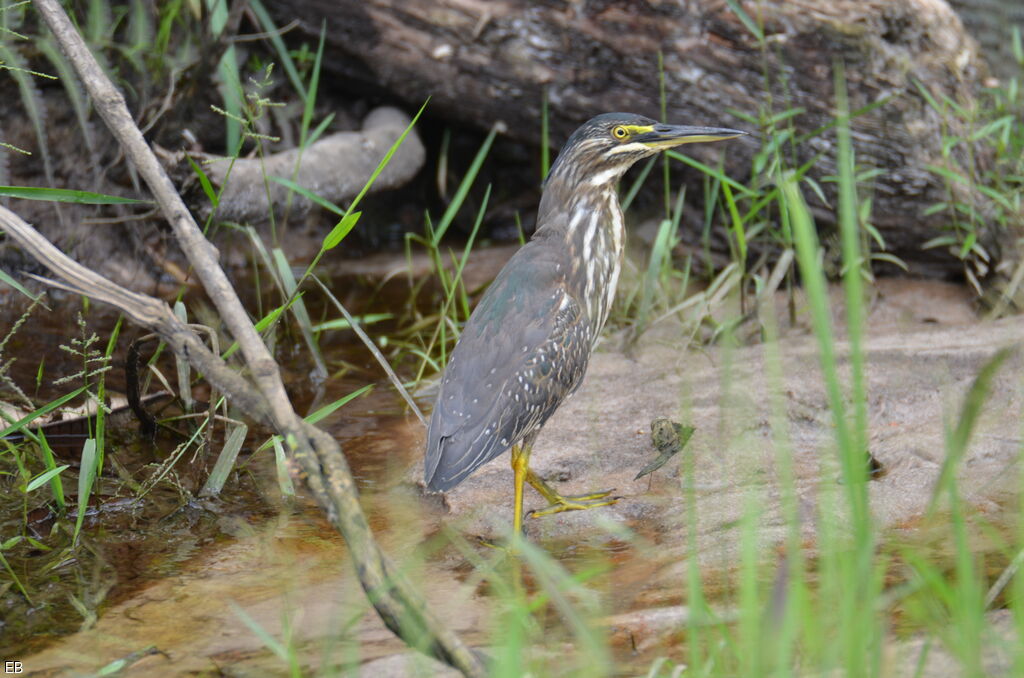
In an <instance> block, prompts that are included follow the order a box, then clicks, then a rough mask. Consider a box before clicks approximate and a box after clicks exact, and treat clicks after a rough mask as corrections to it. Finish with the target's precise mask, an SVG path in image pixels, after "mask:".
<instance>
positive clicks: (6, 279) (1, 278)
mask: <svg viewBox="0 0 1024 678" xmlns="http://www.w3.org/2000/svg"><path fill="white" fill-rule="evenodd" d="M0 283H4V284H6V285H9V286H10V287H13V288H14V289H16V290H18V291H19V292H21V293H22V294H24V295H25V296H26V297H28V298H29V299H32V300H33V301H35V300H36V299H37V298H38V297H36V296H35V295H33V294H32V293H31V292H29V291H28V290H27V289H25V287H24V286H23V285H22V284H21V283H20V282H18V281H17V280H15V279H14V278H12V277H11V276H9V275H7V274H6V273H4V272H3V270H2V269H0Z"/></svg>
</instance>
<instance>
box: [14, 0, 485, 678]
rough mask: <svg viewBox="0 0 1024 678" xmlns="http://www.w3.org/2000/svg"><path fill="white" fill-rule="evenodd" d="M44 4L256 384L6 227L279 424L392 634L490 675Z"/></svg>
mask: <svg viewBox="0 0 1024 678" xmlns="http://www.w3.org/2000/svg"><path fill="white" fill-rule="evenodd" d="M34 4H35V7H36V9H37V10H38V11H39V13H40V15H41V16H42V17H43V19H44V21H45V22H46V24H47V26H49V28H50V30H51V31H52V32H53V34H54V36H55V38H56V39H57V42H58V43H59V44H60V46H61V49H62V50H63V52H64V54H65V55H66V56H67V58H68V60H69V61H70V62H71V63H72V64H73V65H74V67H75V70H76V72H77V73H78V76H79V78H81V80H82V82H83V84H84V85H85V87H86V89H87V90H88V92H89V95H90V96H91V97H92V99H93V102H94V104H95V106H96V109H97V110H98V111H99V113H100V115H101V116H102V118H103V120H104V121H105V122H106V124H107V126H108V127H109V128H110V130H111V132H113V134H114V136H115V137H116V138H117V139H118V141H119V142H120V144H121V146H122V148H123V149H124V151H125V154H126V155H127V156H128V158H129V160H130V161H131V163H132V165H133V166H134V167H135V169H136V171H138V173H139V174H140V175H141V176H142V177H143V179H144V180H145V181H146V184H147V185H148V186H149V189H150V191H152V193H153V195H154V197H155V198H156V200H157V202H158V203H159V205H160V208H161V210H162V211H163V213H164V216H165V218H166V219H167V221H168V222H169V223H170V224H171V227H172V229H173V231H174V234H175V236H176V238H177V240H178V243H179V245H180V247H181V249H182V251H183V252H184V253H185V255H186V256H187V257H188V259H189V262H190V263H191V265H192V268H193V269H194V270H195V272H196V274H197V275H198V277H199V279H200V280H201V281H202V283H203V286H204V288H205V289H206V293H207V294H208V295H209V297H210V299H211V300H212V301H213V302H214V304H215V305H216V307H217V309H218V311H219V312H220V315H221V318H222V319H223V320H224V323H225V325H226V326H227V328H228V329H229V331H230V332H231V334H232V336H233V337H234V338H235V340H236V341H237V342H238V344H239V346H240V348H241V351H242V355H243V356H244V358H245V362H246V364H247V366H248V368H249V371H250V374H251V375H252V379H253V381H255V386H256V388H255V389H253V388H252V387H251V385H250V384H249V383H248V382H247V381H246V380H245V379H244V378H242V377H241V376H240V375H239V374H237V373H235V372H233V371H232V370H230V369H228V368H227V366H226V365H225V364H224V363H223V361H221V360H220V358H219V357H218V356H215V355H213V354H212V353H210V352H209V351H208V350H207V349H206V347H205V346H204V345H203V344H202V342H201V341H200V340H199V338H198V337H197V336H196V335H195V334H194V333H193V332H191V331H190V330H189V329H188V328H187V327H185V326H184V325H183V324H182V323H180V321H178V320H177V319H176V318H175V317H174V316H173V314H172V313H171V311H170V308H169V307H168V306H167V305H166V304H164V303H163V302H161V301H158V300H156V299H152V298H150V297H147V296H144V295H140V294H136V293H133V292H129V291H128V290H125V289H123V288H120V287H119V286H117V285H114V284H113V283H111V282H110V281H107V280H105V279H103V278H102V277H101V276H98V275H97V274H95V273H92V272H91V271H88V270H87V269H85V268H84V267H81V266H80V265H78V264H76V263H75V262H74V261H72V260H71V259H70V258H68V257H66V256H65V255H63V254H62V253H60V252H59V251H58V250H57V249H56V248H55V247H53V245H51V244H50V243H49V242H48V241H46V240H45V239H44V238H42V236H39V234H38V233H35V232H34V231H33V229H32V228H31V227H30V226H28V224H25V222H24V221H21V219H19V218H18V217H17V216H16V215H14V214H13V213H11V212H9V211H6V210H5V211H4V212H3V213H2V215H3V219H2V220H0V224H2V226H3V227H4V229H5V230H7V232H8V233H10V234H11V237H12V238H14V239H15V240H16V241H18V242H19V243H20V244H22V245H23V246H24V247H25V248H26V249H27V250H29V251H30V252H31V253H32V254H33V255H34V256H35V257H36V258H37V259H38V260H39V261H40V262H41V263H44V264H46V265H47V266H48V267H50V268H51V270H53V271H54V272H55V273H57V274H58V275H60V276H61V277H63V278H64V280H65V281H67V285H66V287H67V288H70V289H75V290H76V291H79V292H81V293H83V294H88V295H89V296H93V297H94V298H96V299H100V300H102V301H106V302H107V303H111V304H113V305H114V306H116V307H118V308H119V309H121V310H122V311H124V312H125V313H126V314H127V315H128V316H129V317H130V318H131V319H132V320H134V321H135V322H138V323H140V324H143V325H144V326H146V327H148V328H150V329H151V330H153V331H155V332H157V333H159V334H160V335H161V337H163V338H164V340H165V341H167V343H168V345H169V346H170V347H171V348H172V349H173V350H174V351H175V353H177V354H178V355H181V356H182V357H184V358H185V359H187V360H188V361H189V362H190V363H191V364H192V365H193V366H194V367H195V368H196V369H197V370H199V371H200V372H202V373H203V374H204V375H205V376H206V377H207V378H208V379H210V381H211V382H212V383H214V384H215V385H216V386H217V387H218V388H220V389H221V390H222V391H223V392H224V393H225V394H226V395H227V396H228V397H229V398H232V399H233V400H234V402H235V404H236V405H238V406H239V407H240V408H242V409H243V411H245V412H246V413H247V414H249V415H250V416H253V417H254V418H256V419H258V420H260V421H265V422H269V423H271V425H272V426H273V427H274V429H276V430H277V431H278V432H279V433H280V434H281V435H282V436H283V438H284V440H285V442H286V443H287V446H288V449H289V450H290V452H291V453H292V456H293V459H294V460H295V461H296V462H297V463H298V465H299V466H300V467H301V469H302V471H303V472H304V473H305V480H306V482H307V485H308V486H309V488H310V490H311V491H312V494H313V496H314V498H315V499H316V501H317V502H318V503H319V504H320V506H321V507H322V508H323V509H324V511H325V512H326V513H327V516H328V519H329V520H330V521H331V523H332V524H333V525H334V526H335V527H336V528H337V529H338V531H339V532H341V534H342V535H343V536H344V537H345V540H346V542H347V543H348V545H349V549H350V550H351V552H352V557H353V559H355V561H356V563H355V564H356V567H355V570H356V572H357V574H358V576H359V580H360V583H361V584H362V586H363V589H364V590H365V591H366V593H367V596H368V597H369V600H370V602H371V603H372V604H373V606H374V607H375V608H376V610H377V612H378V613H379V614H380V616H381V619H383V621H384V623H385V624H386V625H387V626H388V628H389V629H391V630H392V631H393V632H394V633H395V634H397V635H398V636H399V637H401V638H402V639H403V640H404V641H405V642H406V643H408V644H409V645H411V646H412V647H415V648H417V649H419V650H421V651H423V652H427V653H430V654H432V655H433V656H435V657H437V658H438V659H440V660H441V661H444V662H446V663H448V664H450V665H451V666H453V667H455V668H457V669H459V670H460V671H462V673H463V674H465V675H467V676H483V675H484V674H485V670H484V666H483V664H482V662H481V660H480V659H479V658H478V657H477V656H476V655H475V654H473V652H472V651H471V650H470V649H469V648H468V647H466V645H464V644H463V643H462V641H461V640H460V639H459V638H458V636H456V635H455V634H454V633H453V632H451V631H450V630H449V629H448V628H447V627H446V626H445V625H444V624H442V623H441V622H440V620H438V618H437V617H436V616H435V615H434V614H432V613H431V612H430V610H429V609H428V608H427V607H426V604H425V603H424V601H423V599H422V598H421V597H420V596H419V595H418V593H417V592H416V591H415V590H414V589H413V588H412V586H411V584H410V583H409V582H408V581H407V580H406V579H405V577H404V576H403V575H402V574H401V573H400V572H398V571H397V570H396V569H395V568H394V566H393V565H392V564H391V562H390V561H389V560H388V559H387V558H386V557H385V556H384V554H383V553H382V552H381V550H380V548H379V546H378V545H377V543H376V541H375V540H374V538H373V534H372V533H371V531H370V527H369V524H368V523H367V521H366V516H365V514H364V513H363V510H362V507H361V506H360V504H359V498H358V492H357V490H356V486H355V482H354V481H353V479H352V474H351V472H350V471H349V468H348V463H347V462H346V460H345V458H344V456H343V455H342V454H341V449H340V447H339V446H338V444H337V442H336V441H335V440H334V439H333V438H332V437H331V436H329V435H327V434H326V433H324V432H323V431H320V430H319V429H317V428H316V427H314V426H312V425H309V424H307V423H306V422H304V421H302V419H301V418H300V417H299V416H298V414H296V412H295V411H294V409H292V406H291V403H290V401H289V400H288V396H287V394H286V392H285V388H284V382H283V381H282V379H281V374H280V371H279V370H278V367H277V364H276V363H275V362H274V359H273V357H272V356H271V355H270V352H269V351H268V350H267V347H266V345H265V344H264V343H263V340H262V339H261V338H260V336H259V334H258V333H257V332H256V330H255V328H254V327H253V326H252V323H251V322H250V321H249V318H248V315H247V313H246V311H245V309H244V308H243V306H242V303H241V301H240V300H239V299H238V296H237V295H236V293H235V291H234V289H233V288H232V286H231V284H230V283H229V282H228V279H227V276H226V275H225V274H224V271H223V270H222V269H221V267H220V265H219V264H218V262H217V259H216V250H215V248H214V247H213V246H212V245H211V244H210V243H209V242H208V241H207V240H206V238H205V237H204V236H203V234H202V232H201V231H200V229H199V227H198V225H197V224H196V222H195V220H194V219H193V218H192V215H191V214H190V213H189V211H188V209H187V208H186V207H185V204H184V203H183V202H182V199H181V197H180V196H179V195H178V193H177V191H176V190H175V188H174V185H173V184H172V183H171V180H170V178H169V177H168V176H167V174H166V173H165V172H164V170H163V168H162V167H161V165H160V163H159V162H158V160H157V158H156V156H155V155H154V154H153V152H152V150H151V149H150V147H149V145H148V144H147V143H146V140H145V139H144V138H143V136H142V133H141V132H140V131H139V128H138V127H137V126H136V125H135V122H134V120H133V119H132V116H131V114H130V113H129V111H128V108H127V106H126V105H125V101H124V97H123V96H122V95H121V93H120V92H119V91H118V90H117V89H116V88H115V87H114V85H113V83H111V82H110V80H109V79H108V78H107V76H106V74H105V73H104V71H103V69H102V68H100V66H99V64H98V63H97V62H96V60H95V58H94V57H93V56H92V54H91V53H90V52H89V49H88V47H87V46H86V45H85V42H84V41H83V40H82V37H81V36H80V35H79V34H78V32H77V31H76V30H75V28H74V26H73V25H72V24H71V21H70V20H69V19H68V16H67V15H66V14H65V13H64V10H63V9H62V8H61V7H60V4H59V3H58V2H57V1H56V0H35V2H34ZM19 222H20V223H19ZM33 234H34V236H35V237H33Z"/></svg>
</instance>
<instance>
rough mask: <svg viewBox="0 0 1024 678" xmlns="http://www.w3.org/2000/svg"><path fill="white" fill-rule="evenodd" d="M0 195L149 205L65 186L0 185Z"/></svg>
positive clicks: (83, 203) (130, 199)
mask: <svg viewBox="0 0 1024 678" xmlns="http://www.w3.org/2000/svg"><path fill="white" fill-rule="evenodd" d="M0 196H6V197H8V198H21V199H23V200H44V201H47V202H71V203H77V204H80V205H149V204H151V202H150V201H149V200H136V199H135V198H122V197H121V196H118V195H105V194H103V193H93V192H92V191H76V190H71V189H66V188H40V187H37V186H0Z"/></svg>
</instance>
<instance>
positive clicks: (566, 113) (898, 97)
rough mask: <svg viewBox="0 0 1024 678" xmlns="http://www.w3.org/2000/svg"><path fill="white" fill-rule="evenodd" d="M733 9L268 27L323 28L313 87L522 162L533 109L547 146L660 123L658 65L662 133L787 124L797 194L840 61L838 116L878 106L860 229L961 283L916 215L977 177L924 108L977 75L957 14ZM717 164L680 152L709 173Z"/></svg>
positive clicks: (287, 10) (316, 17) (920, 269)
mask: <svg viewBox="0 0 1024 678" xmlns="http://www.w3.org/2000/svg"><path fill="white" fill-rule="evenodd" d="M739 4H740V5H741V6H742V7H743V8H744V9H745V11H746V14H747V17H740V16H739V15H737V14H736V13H735V12H734V11H733V10H732V9H731V8H730V7H729V6H728V5H727V4H726V2H724V0H693V1H691V2H676V1H674V0H673V1H657V0H649V1H646V2H639V1H634V0H630V1H627V0H618V1H615V0H611V1H607V2H586V3H580V2H543V3H535V2H531V1H529V0H500V1H493V2H491V1H485V0H303V1H302V2H299V1H298V0H278V1H277V2H274V3H273V5H272V12H273V13H274V14H275V15H276V17H277V20H278V21H280V23H281V24H284V23H286V22H289V21H292V20H293V19H297V20H298V21H299V26H300V28H299V29H298V31H299V32H300V33H305V36H304V37H306V38H307V39H313V38H314V37H317V38H318V37H319V35H320V30H321V22H322V21H323V20H324V19H326V22H327V28H326V32H325V38H326V52H325V59H324V71H325V77H328V78H333V79H336V80H337V81H339V82H349V83H351V82H356V83H365V84H372V85H373V86H374V87H381V86H383V87H385V88H387V89H388V90H390V91H391V92H392V93H394V94H395V95H397V96H398V97H399V98H401V99H403V100H405V101H407V102H408V103H409V104H410V105H418V104H420V103H422V102H423V101H424V100H425V99H426V98H427V97H428V96H429V97H431V104H430V110H431V112H432V113H433V114H434V115H437V114H441V115H444V116H446V117H450V118H452V119H455V120H460V121H463V122H467V123H471V124H473V125H475V126H476V127H478V128H479V129H481V130H483V129H487V128H489V127H490V126H491V125H492V124H493V123H494V122H495V121H496V120H501V121H503V122H504V123H505V125H506V126H507V129H508V133H509V134H510V135H512V136H513V137H515V138H517V139H520V140H522V141H524V142H528V143H534V144H536V143H538V142H539V140H540V121H541V106H542V100H543V98H544V96H545V94H544V93H545V92H546V96H547V99H548V102H549V104H550V110H551V117H550V121H551V123H550V124H551V137H552V141H553V142H554V143H555V144H560V143H561V142H562V141H564V140H565V138H566V137H567V136H568V134H569V133H570V132H571V131H572V130H573V129H574V128H575V127H576V126H577V125H578V124H580V123H581V122H582V121H584V120H586V119H587V118H589V117H590V116H591V115H593V114H594V113H597V112H601V111H612V110H631V111H635V112H638V113H643V114H647V115H650V116H652V117H660V115H658V112H659V109H660V103H659V57H658V55H659V52H660V53H661V54H662V55H663V71H664V75H665V90H666V98H667V104H668V115H667V118H668V119H669V120H670V121H674V122H680V123H691V124H714V125H725V126H731V127H744V128H750V127H751V125H750V124H749V123H747V122H744V121H743V120H742V119H741V118H740V117H738V116H737V115H736V114H735V113H733V111H736V112H741V113H744V114H749V115H757V113H758V111H759V110H763V111H767V112H769V113H773V114H778V113H782V112H784V111H788V110H792V111H796V114H795V115H793V116H792V117H791V118H789V121H787V122H785V123H783V127H786V126H788V125H790V124H791V125H792V128H793V132H794V133H795V134H794V138H796V139H800V138H801V137H803V136H805V135H807V136H809V138H807V139H806V140H805V141H803V142H802V143H797V144H794V145H792V146H791V147H789V146H787V147H786V149H785V153H784V155H785V157H786V160H787V162H789V163H790V165H791V166H799V165H802V164H803V163H806V162H813V163H814V168H813V169H812V170H811V172H810V176H811V177H812V178H814V179H816V180H817V181H819V182H821V180H822V179H823V178H825V177H828V176H829V175H834V174H835V173H836V169H835V168H836V160H835V143H834V134H833V133H832V132H831V131H829V130H826V131H825V132H820V133H818V134H813V133H814V131H815V130H819V129H820V128H822V127H823V126H828V125H829V124H830V123H831V122H832V121H833V119H834V110H833V102H834V93H833V78H832V72H833V65H834V63H835V62H836V61H837V60H842V61H843V62H844V63H845V65H846V73H847V86H848V88H849V95H850V107H851V110H854V111H856V110H858V109H860V108H863V107H865V106H868V105H870V104H873V103H878V102H884V103H881V105H879V106H878V107H876V108H874V109H872V110H869V111H868V112H866V113H863V114H862V115H859V116H857V117H856V118H855V119H854V120H853V122H852V129H853V137H854V143H855V147H856V153H857V163H858V166H860V167H863V168H878V169H880V170H882V172H881V173H880V174H879V175H877V176H875V177H874V178H873V179H872V180H871V183H870V184H866V185H862V186H861V190H862V192H863V194H864V195H870V196H871V198H872V200H873V205H874V209H873V213H872V217H871V219H872V223H873V224H874V225H875V226H876V227H877V228H878V230H879V231H880V233H881V234H882V236H883V237H884V239H885V241H886V244H887V247H888V251H889V252H891V253H894V254H896V255H897V256H898V257H901V258H902V259H903V260H904V261H906V262H907V263H908V264H909V266H910V268H911V272H912V273H914V274H917V275H927V276H933V277H947V276H951V275H958V274H960V273H961V270H962V266H963V262H962V261H961V260H959V259H958V258H957V257H956V256H955V255H953V254H951V253H950V251H949V250H947V249H937V248H933V249H923V248H922V244H923V243H925V242H926V241H928V240H930V239H932V238H934V237H935V236H937V235H939V234H941V233H943V232H944V229H946V228H948V226H949V215H948V214H947V213H945V212H935V213H933V212H930V211H929V208H932V207H933V206H934V205H936V204H937V203H940V202H943V201H947V200H949V199H950V197H951V196H950V190H951V188H950V186H948V185H947V181H946V180H944V179H943V178H941V177H940V176H938V175H937V174H935V173H934V172H932V171H930V170H929V169H928V167H929V166H934V165H938V166H943V167H948V168H949V169H951V170H952V171H954V172H969V171H973V169H974V167H973V163H984V162H985V161H986V158H985V157H984V153H983V152H978V153H974V154H970V155H969V154H967V153H962V154H961V155H959V156H957V155H956V154H954V157H952V158H946V157H944V156H943V142H944V139H945V138H949V137H951V136H960V135H962V136H966V133H967V130H966V129H965V127H964V125H963V124H962V123H961V122H959V121H957V120H956V119H953V118H950V117H948V116H944V115H942V114H941V113H939V112H937V111H936V110H934V109H933V107H932V106H931V104H930V103H929V102H928V100H927V97H926V96H925V95H924V93H923V91H927V92H929V93H930V94H931V95H932V96H933V97H935V98H936V99H939V100H941V99H942V97H949V98H950V99H952V100H954V101H961V102H969V101H971V100H972V97H973V93H974V91H975V88H976V86H977V85H978V84H980V81H981V79H982V78H983V76H984V74H985V70H984V65H983V64H982V62H981V61H980V59H979V56H978V52H977V48H976V45H975V42H974V41H973V40H972V39H971V38H970V36H968V35H967V34H966V33H965V31H964V29H963V26H962V24H961V22H960V19H959V18H958V17H957V15H956V13H955V12H954V11H953V10H952V9H951V8H950V7H949V5H948V4H946V2H945V0H832V1H830V2H820V1H819V0H788V1H784V0H758V1H757V2H754V1H752V0H743V1H741V2H740V3H739ZM748 17H749V18H750V21H749V22H748V23H745V22H744V19H745V18H748ZM752 26H753V28H752ZM758 27H759V28H758ZM758 31H760V32H761V33H762V36H761V37H758V36H757V35H755V33H756V32H758ZM290 38H291V39H296V36H295V33H292V34H290ZM758 148H759V146H758V143H757V141H755V140H748V141H747V142H746V143H742V144H741V143H737V144H733V147H732V148H731V149H730V150H729V151H728V155H727V156H726V157H725V167H726V169H727V171H728V172H729V173H730V174H731V175H733V176H734V177H737V178H739V179H741V180H745V181H754V180H752V179H751V177H750V174H751V167H752V158H753V157H754V155H755V154H756V153H757V151H758ZM719 153H724V151H722V150H721V149H717V148H714V147H710V146H709V147H706V148H697V147H694V148H693V151H692V154H693V155H694V156H695V157H697V158H698V159H700V160H703V161H705V162H712V163H717V162H718V157H719V156H718V154H719ZM691 174H693V173H691ZM694 180H695V179H693V178H691V181H694ZM822 185H823V187H824V190H825V196H826V202H822V201H820V200H817V199H816V198H815V197H814V196H813V195H809V196H808V197H809V199H810V200H811V202H812V208H814V209H815V213H816V215H817V217H818V218H819V225H827V224H828V223H829V222H830V221H832V220H833V219H834V216H833V214H834V213H833V210H832V208H831V205H832V204H834V198H835V195H834V190H833V187H832V186H831V185H829V184H828V183H827V182H825V183H823V184H822ZM952 190H953V191H954V193H955V195H954V196H953V197H954V198H955V199H957V200H961V201H965V202H968V203H970V204H978V205H983V202H984V201H983V200H982V198H981V196H980V195H978V194H977V193H976V192H974V191H973V189H971V188H969V187H966V186H959V185H955V184H954V186H953V187H952ZM695 193H696V192H695ZM683 235H684V238H687V239H690V240H691V241H692V240H693V238H695V237H697V236H698V235H699V234H697V233H696V232H695V231H693V230H691V231H689V232H684V234H683ZM978 235H979V240H978V242H979V243H980V244H981V246H982V247H984V248H985V250H987V252H988V253H989V254H991V255H992V257H993V258H998V257H999V253H1000V249H1001V246H1002V245H1005V243H1009V242H1011V240H1012V237H1011V236H1010V235H1008V234H1006V233H1003V232H999V231H998V230H997V229H996V228H995V227H989V226H987V225H984V224H983V225H982V226H981V229H980V231H979V233H978Z"/></svg>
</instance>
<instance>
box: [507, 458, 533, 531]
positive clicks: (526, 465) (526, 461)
mask: <svg viewBox="0 0 1024 678" xmlns="http://www.w3.org/2000/svg"><path fill="white" fill-rule="evenodd" d="M530 449H531V446H530V445H525V446H523V447H520V446H519V445H513V446H512V472H513V474H514V475H515V508H514V509H513V510H514V511H515V513H513V515H512V534H513V538H515V536H518V535H520V534H522V533H523V481H524V480H526V479H527V478H529V476H530V474H531V473H532V472H531V471H530Z"/></svg>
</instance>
